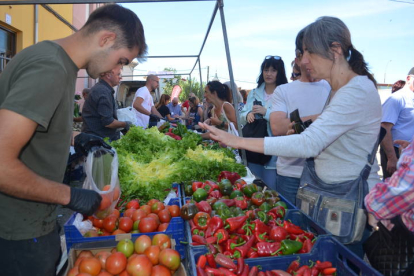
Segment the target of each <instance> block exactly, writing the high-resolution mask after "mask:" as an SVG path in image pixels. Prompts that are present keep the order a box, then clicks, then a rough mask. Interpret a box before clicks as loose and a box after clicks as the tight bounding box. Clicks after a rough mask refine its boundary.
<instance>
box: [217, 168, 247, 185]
mask: <svg viewBox="0 0 414 276" xmlns="http://www.w3.org/2000/svg"><path fill="white" fill-rule="evenodd" d="M240 178H241V177H240V175H239V174H238V173H236V172H229V171H222V172H221V173H220V174H219V176H218V178H217V181H218V182H220V181H221V180H222V179H228V180H230V182H231V184H234V182H236V180H238V179H240Z"/></svg>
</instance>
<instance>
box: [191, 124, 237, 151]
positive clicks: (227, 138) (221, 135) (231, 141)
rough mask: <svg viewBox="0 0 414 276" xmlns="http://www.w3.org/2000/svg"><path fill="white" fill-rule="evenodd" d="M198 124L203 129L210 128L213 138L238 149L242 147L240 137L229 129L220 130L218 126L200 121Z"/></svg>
mask: <svg viewBox="0 0 414 276" xmlns="http://www.w3.org/2000/svg"><path fill="white" fill-rule="evenodd" d="M198 125H199V126H200V127H201V128H202V129H204V130H208V131H209V132H210V138H211V139H213V140H215V141H217V142H219V143H222V144H225V145H227V146H229V147H232V148H235V149H238V148H239V147H240V141H241V138H240V137H237V136H235V135H233V134H230V133H228V132H227V131H223V130H220V129H218V128H216V127H213V126H209V125H207V124H205V123H198Z"/></svg>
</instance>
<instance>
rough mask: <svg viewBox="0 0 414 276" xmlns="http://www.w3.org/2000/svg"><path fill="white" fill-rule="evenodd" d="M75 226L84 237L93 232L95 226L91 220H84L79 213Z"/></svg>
mask: <svg viewBox="0 0 414 276" xmlns="http://www.w3.org/2000/svg"><path fill="white" fill-rule="evenodd" d="M73 225H74V226H75V227H76V228H77V229H78V230H79V232H80V233H81V234H82V235H84V234H85V233H86V232H88V231H89V230H92V228H93V225H92V222H91V221H90V220H83V215H82V214H79V213H77V214H76V217H75V220H74V221H73Z"/></svg>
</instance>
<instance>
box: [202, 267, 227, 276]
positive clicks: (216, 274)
mask: <svg viewBox="0 0 414 276" xmlns="http://www.w3.org/2000/svg"><path fill="white" fill-rule="evenodd" d="M205 272H206V273H207V274H208V275H213V276H226V274H224V273H223V272H222V271H220V270H218V269H217V268H212V267H209V266H207V267H206V269H205ZM209 273H210V274H209Z"/></svg>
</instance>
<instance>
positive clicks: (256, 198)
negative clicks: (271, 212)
mask: <svg viewBox="0 0 414 276" xmlns="http://www.w3.org/2000/svg"><path fill="white" fill-rule="evenodd" d="M251 199H252V203H253V204H254V205H256V206H260V205H262V204H263V203H264V202H265V201H266V199H265V196H264V194H263V193H262V192H255V193H254V194H253V195H252V198H251Z"/></svg>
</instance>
